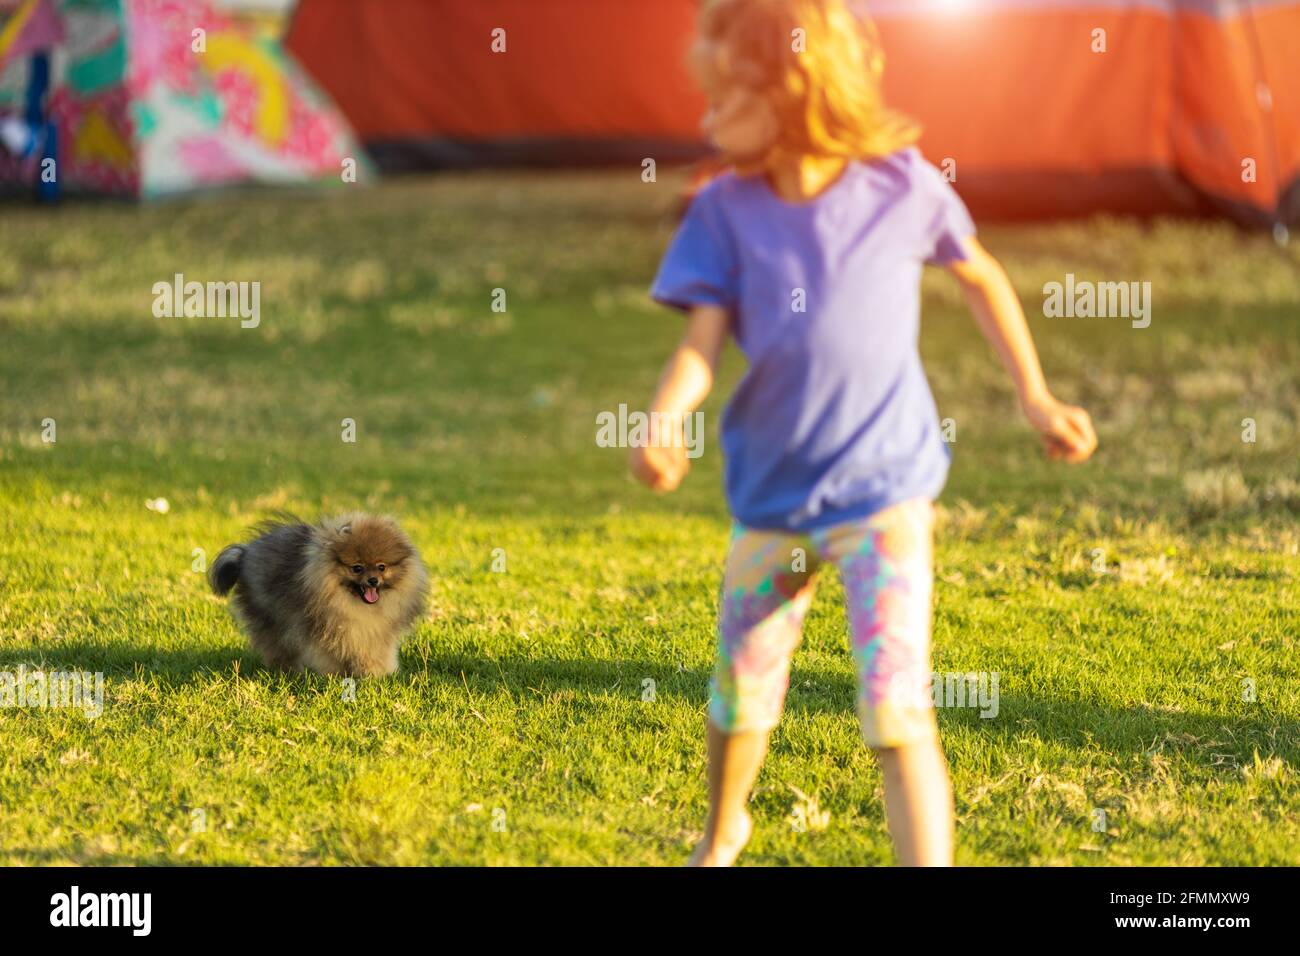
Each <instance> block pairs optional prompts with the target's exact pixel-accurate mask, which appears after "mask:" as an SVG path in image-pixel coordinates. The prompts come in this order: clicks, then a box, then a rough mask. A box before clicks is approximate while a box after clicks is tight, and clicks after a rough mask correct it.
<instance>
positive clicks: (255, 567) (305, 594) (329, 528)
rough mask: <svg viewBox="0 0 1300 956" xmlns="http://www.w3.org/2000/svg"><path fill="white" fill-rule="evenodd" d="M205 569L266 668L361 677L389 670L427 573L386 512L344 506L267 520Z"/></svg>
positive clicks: (417, 609)
mask: <svg viewBox="0 0 1300 956" xmlns="http://www.w3.org/2000/svg"><path fill="white" fill-rule="evenodd" d="M255 530H256V532H257V537H256V538H254V539H253V540H252V541H249V542H247V543H246V544H232V545H230V546H228V547H226V548H225V549H224V550H222V552H221V553H220V554H219V555H217V559H216V560H215V561H213V562H212V567H211V568H210V569H209V571H208V580H209V582H210V583H211V585H212V590H213V591H215V592H216V593H217V594H218V595H225V594H228V593H230V591H231V589H232V588H233V589H234V592H235V593H234V596H233V597H232V598H231V601H230V605H231V610H232V611H233V612H234V615H235V619H236V620H237V621H238V622H239V623H240V624H241V625H242V626H243V628H244V630H245V631H246V632H247V633H248V639H249V643H250V644H252V646H253V649H254V650H255V651H257V652H258V653H259V654H260V655H262V659H263V660H265V661H266V663H267V665H268V666H270V667H278V668H282V669H284V670H288V671H294V672H298V673H301V672H303V671H316V672H317V673H320V674H337V675H346V676H352V677H371V676H378V675H385V674H392V673H395V672H396V671H397V651H398V647H399V645H400V644H401V642H402V637H403V636H404V634H405V632H406V630H407V629H408V628H409V627H410V626H411V624H412V623H414V622H415V620H416V618H418V617H419V616H420V614H421V612H422V611H423V610H424V603H425V599H426V597H427V594H428V587H429V578H428V573H427V572H426V571H425V568H424V564H423V562H422V561H421V560H420V554H419V552H418V551H416V549H415V545H413V544H412V543H411V540H410V539H409V538H408V537H407V536H406V535H405V534H403V533H402V529H401V528H399V527H398V526H397V522H395V521H393V520H392V519H391V518H384V517H376V516H374V515H368V514H360V513H357V514H348V515H343V516H341V517H338V518H334V519H330V520H326V521H321V522H320V523H318V524H314V525H309V524H304V523H303V522H301V521H297V520H286V521H268V522H264V523H263V524H261V525H258V526H257V528H256V529H255Z"/></svg>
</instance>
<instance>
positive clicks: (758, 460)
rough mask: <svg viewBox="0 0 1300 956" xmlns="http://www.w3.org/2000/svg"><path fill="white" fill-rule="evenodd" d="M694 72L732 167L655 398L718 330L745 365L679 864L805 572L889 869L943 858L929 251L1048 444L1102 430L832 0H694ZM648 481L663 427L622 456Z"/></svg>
mask: <svg viewBox="0 0 1300 956" xmlns="http://www.w3.org/2000/svg"><path fill="white" fill-rule="evenodd" d="M694 65H695V67H696V71H697V73H698V75H699V77H700V80H701V82H702V84H703V86H704V88H705V92H706V93H707V95H708V98H709V100H710V109H709V112H708V115H707V116H706V117H705V120H704V131H705V133H706V135H707V136H708V137H709V138H710V140H711V141H712V142H713V144H714V145H715V146H716V147H717V148H718V150H719V151H720V152H721V153H722V154H723V155H724V157H725V158H726V159H727V160H729V162H730V164H731V166H732V171H731V172H728V173H726V174H724V175H721V176H719V177H718V178H716V179H714V180H713V181H712V182H710V183H709V184H708V185H707V186H706V187H705V188H704V189H702V190H701V191H700V192H699V194H698V195H697V196H696V197H695V198H694V200H693V201H692V204H691V206H690V209H689V210H688V212H687V214H686V217H685V219H684V220H683V221H682V223H681V225H680V227H679V228H678V231H677V234H676V235H675V237H674V238H673V241H672V244H671V246H670V247H669V249H668V251H667V253H666V254H665V256H664V260H663V263H662V265H661V267H660V270H659V274H658V276H657V277H656V279H655V282H654V285H653V288H652V295H653V296H654V298H655V299H656V300H657V301H660V302H663V303H665V304H667V305H670V306H673V307H675V308H678V309H681V310H683V311H685V312H686V314H687V322H686V331H685V335H684V337H683V339H682V342H681V344H680V345H679V346H678V348H677V351H676V352H675V353H674V354H673V356H672V358H671V359H670V360H669V362H668V365H667V367H666V368H665V369H664V373H663V377H662V379H661V380H660V384H659V388H658V391H657V392H656V394H655V397H654V399H653V403H652V405H651V409H652V410H653V411H657V412H660V413H661V415H660V420H662V421H682V420H683V419H684V418H685V416H686V415H687V414H688V413H690V412H691V411H693V410H694V409H695V408H697V407H698V406H699V405H700V403H701V402H702V401H703V400H704V398H705V397H706V396H707V395H708V392H709V389H710V388H711V387H712V384H713V370H714V366H715V364H716V362H717V358H718V354H719V352H720V350H721V349H722V346H723V344H724V342H725V339H726V338H727V336H728V335H732V336H734V337H735V340H736V342H737V344H738V345H739V347H740V349H741V351H742V352H743V353H744V354H745V356H746V358H747V359H748V360H749V367H748V370H747V372H746V374H745V376H744V378H743V379H742V380H741V382H740V384H739V385H738V386H737V388H736V391H735V393H734V394H733V395H732V397H731V401H730V403H729V404H728V406H727V408H726V412H725V414H724V416H723V420H722V447H723V452H724V455H725V458H726V488H727V498H728V502H729V504H730V506H731V509H732V513H733V515H734V517H735V522H736V523H735V530H734V534H733V538H732V542H731V551H730V555H729V556H728V558H727V565H726V571H725V573H724V583H723V592H722V602H721V604H722V606H721V611H720V620H719V627H718V632H719V634H718V638H719V640H718V658H717V665H716V668H715V670H714V675H713V679H712V681H711V682H710V700H709V720H708V750H709V793H710V808H709V816H708V821H707V824H706V827H705V833H704V837H703V839H702V840H701V842H700V844H699V846H698V847H696V849H695V852H694V854H693V856H692V857H691V863H692V864H694V865H700V866H709V865H713V866H725V865H728V864H730V863H731V862H732V861H733V860H734V859H735V858H736V856H737V855H738V854H739V853H740V851H741V849H742V848H743V847H744V845H745V843H746V841H747V840H748V839H749V835H750V830H751V826H752V825H751V822H750V818H749V815H748V813H747V812H746V810H745V804H746V802H747V800H748V795H749V792H750V789H751V787H752V786H753V783H754V780H755V778H756V777H757V775H758V771H759V768H760V766H761V765H762V761H763V757H764V755H765V753H766V751H767V741H768V734H769V732H770V731H771V729H772V727H773V726H774V725H775V723H776V722H777V720H778V718H779V717H780V713H781V707H782V703H783V700H784V697H785V692H786V687H787V684H788V682H789V669H790V657H791V654H792V653H793V652H794V650H795V648H796V646H797V645H798V643H799V639H800V631H801V627H802V623H803V618H804V614H805V612H806V611H807V609H808V606H809V603H810V601H811V600H812V593H813V583H814V577H815V575H816V573H817V571H818V569H819V567H821V566H822V565H834V566H836V568H837V569H838V570H839V573H840V575H841V576H842V578H843V581H844V588H845V592H846V595H847V599H848V622H849V629H850V631H851V646H852V652H853V660H854V664H855V669H856V672H857V678H858V700H857V710H858V716H859V719H860V721H861V726H862V733H863V737H864V739H865V741H866V743H867V745H868V746H869V747H871V748H873V749H874V751H875V753H876V755H877V757H878V759H879V760H880V764H881V768H882V772H883V774H884V781H885V803H886V810H887V817H888V821H889V828H890V832H891V834H892V836H893V839H894V843H895V847H896V848H897V851H898V857H899V859H900V861H901V862H902V863H904V864H906V865H947V864H951V862H952V844H953V809H952V785H951V783H950V782H949V779H948V771H947V766H946V764H945V762H944V757H943V751H942V750H941V748H940V746H939V739H938V728H937V724H936V722H935V715H934V709H933V705H932V703H931V700H930V694H929V682H930V648H929V643H930V592H931V586H932V566H931V524H932V506H931V501H932V500H933V499H934V498H935V497H936V496H937V495H938V494H939V492H940V490H941V489H942V488H943V485H944V480H945V477H946V474H947V470H948V458H949V455H948V449H947V445H946V444H945V443H944V441H943V440H942V439H941V437H940V432H939V423H938V415H937V412H936V410H935V406H934V400H933V398H932V397H931V394H930V388H929V384H928V383H927V381H926V378H925V373H924V371H923V369H922V367H921V360H920V355H919V352H918V349H917V338H918V327H919V311H920V279H921V267H922V265H923V264H934V265H941V266H944V267H945V268H947V269H948V270H949V271H950V272H951V273H952V274H953V275H955V276H956V278H957V280H958V282H959V283H960V284H961V287H962V290H963V292H964V293H965V297H966V300H967V302H968V303H969V305H970V307H971V309H972V311H973V312H974V314H975V318H976V321H977V322H978V324H979V327H980V329H981V331H982V332H983V334H984V335H985V337H986V338H987V339H988V340H989V341H990V342H991V343H992V345H993V347H994V348H995V349H996V351H997V353H998V355H999V356H1000V358H1001V360H1002V362H1003V364H1004V365H1005V367H1006V369H1007V371H1008V372H1009V373H1010V375H1011V378H1012V380H1013V381H1014V382H1015V386H1016V390H1017V391H1018V393H1019V396H1020V405H1021V408H1022V409H1023V410H1024V413H1025V415H1026V417H1027V418H1028V420H1029V423H1030V424H1031V425H1032V426H1033V427H1034V428H1035V429H1037V431H1038V432H1039V433H1040V434H1041V435H1042V438H1043V442H1044V445H1045V447H1046V450H1047V453H1048V454H1049V455H1050V456H1052V457H1053V458H1060V459H1064V460H1066V461H1071V462H1079V461H1083V460H1084V459H1086V458H1088V456H1089V455H1091V454H1092V451H1093V449H1094V448H1095V447H1096V441H1097V440H1096V436H1095V435H1094V433H1093V429H1092V423H1091V421H1090V420H1089V418H1088V415H1087V413H1086V412H1085V411H1084V410H1083V409H1081V408H1076V407H1072V406H1069V405H1065V404H1062V403H1061V402H1059V401H1057V400H1056V399H1055V398H1053V397H1052V395H1051V393H1050V392H1049V391H1048V390H1047V386H1046V384H1045V382H1044V380H1043V373H1042V370H1041V368H1040V367H1039V363H1038V357H1037V355H1036V353H1035V351H1034V346H1033V342H1032V341H1031V339H1030V336H1029V330H1028V327H1027V325H1026V323H1025V318H1024V314H1023V313H1022V311H1021V308H1020V302H1019V301H1018V300H1017V298H1016V295H1015V292H1014V290H1013V289H1012V287H1011V284H1010V282H1009V281H1008V280H1007V277H1006V274H1005V273H1004V272H1003V271H1002V269H1001V267H1000V266H999V265H998V264H997V262H996V261H994V260H993V259H992V258H991V257H990V256H989V254H988V253H987V252H985V251H984V249H983V248H982V247H981V246H980V244H979V243H978V242H976V240H975V238H974V232H975V228H974V225H973V224H972V223H971V220H970V217H969V215H968V214H967V212H966V209H965V207H964V206H963V205H962V202H961V200H960V199H958V198H957V195H956V193H955V192H954V191H953V190H952V189H951V187H950V186H949V185H948V183H947V182H946V181H945V180H944V179H943V177H942V176H941V175H940V173H939V172H938V171H937V170H936V169H935V168H934V167H932V166H930V165H929V164H928V163H926V162H925V160H923V159H922V158H921V156H920V154H919V153H918V152H917V151H916V149H915V148H914V147H913V146H912V143H913V142H914V141H915V140H916V138H917V135H918V131H917V129H916V128H915V127H914V126H913V125H911V124H910V123H909V122H907V121H906V120H905V119H903V118H902V117H900V116H899V115H897V114H895V113H893V112H891V111H890V110H888V109H886V108H885V106H884V105H883V104H882V102H881V95H880V87H879V83H880V70H881V55H880V51H879V49H878V46H877V43H876V40H875V34H874V32H873V31H872V29H871V27H870V25H869V24H868V23H866V22H865V21H863V20H860V19H859V18H858V17H857V16H856V15H854V14H853V13H851V12H850V11H849V10H848V9H847V8H846V6H845V5H844V2H843V0H711V2H708V3H707V4H706V6H705V8H704V11H703V14H702V18H701V38H700V40H699V43H698V44H697V46H696V49H695V51H694ZM631 465H632V470H633V473H634V474H635V475H636V476H637V477H638V478H639V479H640V480H641V481H643V482H644V483H645V484H647V485H649V486H650V487H651V488H654V489H656V490H659V491H667V490H671V489H673V488H675V487H676V486H677V485H678V484H679V483H680V482H681V480H682V477H683V476H684V474H685V473H686V470H687V467H688V461H687V458H686V455H685V450H684V446H683V442H682V441H681V440H680V436H673V435H656V436H652V437H651V441H650V443H649V444H648V445H647V446H645V447H640V448H635V449H633V450H632V460H631Z"/></svg>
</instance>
